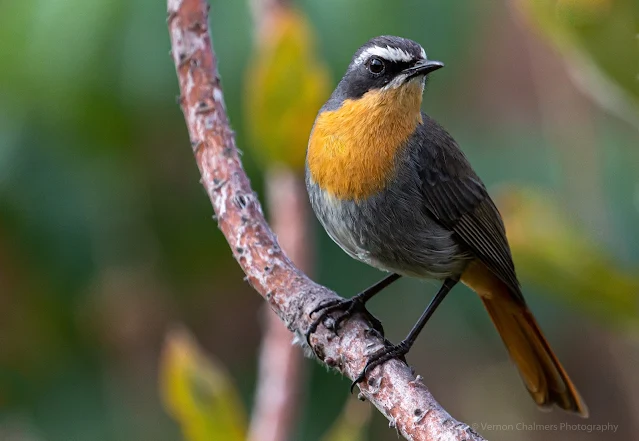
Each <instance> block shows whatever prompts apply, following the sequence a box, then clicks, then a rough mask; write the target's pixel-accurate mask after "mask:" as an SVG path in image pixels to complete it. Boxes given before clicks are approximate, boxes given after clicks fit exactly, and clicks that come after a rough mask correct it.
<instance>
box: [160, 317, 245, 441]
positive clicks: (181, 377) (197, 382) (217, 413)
mask: <svg viewBox="0 0 639 441" xmlns="http://www.w3.org/2000/svg"><path fill="white" fill-rule="evenodd" d="M160 390H161V395H162V400H163V403H164V406H165V408H166V410H167V411H168V413H169V414H170V415H171V416H172V417H173V418H175V420H176V421H177V422H178V423H179V424H180V426H181V427H182V433H183V434H184V438H185V440H186V441H211V440H225V441H242V440H244V439H245V436H246V427H247V424H246V415H245V413H244V409H243V407H242V405H241V404H240V400H239V397H238V394H237V391H236V390H235V387H234V386H233V384H232V382H231V379H230V377H229V375H228V374H227V373H226V372H225V370H224V368H223V367H222V366H221V365H220V364H218V363H217V362H216V361H214V360H212V359H211V358H210V357H207V356H206V355H205V354H204V353H203V352H202V351H201V350H200V348H199V347H198V346H197V343H196V342H195V340H194V339H193V337H192V336H191V335H190V334H189V333H188V332H187V331H186V330H184V329H177V330H173V331H171V332H170V333H169V334H168V336H167V339H166V343H165V345H164V351H163V355H162V359H161V363H160Z"/></svg>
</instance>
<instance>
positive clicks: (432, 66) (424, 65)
mask: <svg viewBox="0 0 639 441" xmlns="http://www.w3.org/2000/svg"><path fill="white" fill-rule="evenodd" d="M442 67H444V63H442V62H441V61H433V60H420V61H418V62H417V63H415V64H414V65H413V66H411V67H409V68H408V69H404V71H403V73H404V75H406V79H407V80H408V79H410V78H414V77H416V76H426V75H428V74H429V73H431V72H435V71H436V70H437V69H441V68H442Z"/></svg>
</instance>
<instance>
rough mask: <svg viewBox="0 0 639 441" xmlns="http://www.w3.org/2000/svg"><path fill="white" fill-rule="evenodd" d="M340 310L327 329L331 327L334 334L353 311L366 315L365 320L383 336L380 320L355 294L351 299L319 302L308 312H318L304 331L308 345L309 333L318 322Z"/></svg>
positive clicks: (313, 330) (312, 331) (315, 327)
mask: <svg viewBox="0 0 639 441" xmlns="http://www.w3.org/2000/svg"><path fill="white" fill-rule="evenodd" d="M336 311H340V314H339V315H337V316H335V317H334V318H333V322H332V323H331V325H330V327H329V329H331V330H332V331H333V332H335V334H337V330H338V329H339V326H340V325H341V324H342V322H343V321H344V320H346V319H348V318H349V317H351V316H352V315H353V314H355V313H358V312H359V313H362V314H364V316H366V318H367V320H368V321H369V322H370V324H371V326H372V328H373V329H375V330H376V331H377V332H378V333H379V334H380V335H381V336H382V337H383V336H384V327H383V326H382V322H380V321H379V320H378V319H377V318H376V317H375V316H374V315H373V314H371V313H370V312H368V310H367V309H366V306H365V304H364V301H363V300H362V299H361V298H359V296H355V297H353V298H352V299H334V300H329V301H327V302H324V303H322V304H320V305H319V306H318V307H317V308H315V309H313V310H312V311H311V313H310V316H311V317H313V314H316V313H320V314H319V316H318V317H317V318H316V319H315V320H314V321H313V323H311V326H309V327H308V330H307V331H306V342H307V343H308V344H309V345H310V337H311V334H312V333H314V332H315V331H316V330H317V327H318V326H319V325H320V323H323V322H324V320H325V319H326V318H327V317H328V316H329V315H330V314H331V313H333V312H336Z"/></svg>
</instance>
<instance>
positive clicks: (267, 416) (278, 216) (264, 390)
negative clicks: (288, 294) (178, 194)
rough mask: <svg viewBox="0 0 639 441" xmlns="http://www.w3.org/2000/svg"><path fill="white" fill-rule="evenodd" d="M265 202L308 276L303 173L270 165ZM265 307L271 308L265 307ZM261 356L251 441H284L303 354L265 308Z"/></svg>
mask: <svg viewBox="0 0 639 441" xmlns="http://www.w3.org/2000/svg"><path fill="white" fill-rule="evenodd" d="M266 191H267V198H266V199H267V201H268V202H267V203H268V205H269V212H270V217H271V224H272V225H273V231H275V233H276V234H277V238H278V240H279V242H280V244H281V246H282V249H283V250H284V252H286V254H287V255H288V256H290V258H291V260H292V261H293V262H295V264H296V265H297V266H298V267H299V268H300V269H301V270H302V271H304V272H306V273H308V271H310V269H311V255H312V250H313V246H312V245H313V241H312V240H309V236H310V234H309V232H308V228H307V225H308V203H307V202H306V201H307V200H308V198H307V197H306V190H305V188H304V182H303V180H302V179H301V178H300V175H299V174H297V173H294V172H293V171H291V170H290V169H288V168H284V167H283V166H282V167H272V168H271V169H269V170H268V172H267V174H266ZM264 306H267V305H264ZM264 312H265V313H266V314H265V317H266V321H265V324H264V325H265V326H264V337H263V338H262V348H261V350H260V356H259V374H258V381H257V391H256V394H255V405H254V408H253V414H252V416H251V425H250V428H249V435H248V440H249V441H286V440H288V439H289V438H290V436H291V433H292V431H293V430H294V428H295V421H296V419H297V418H296V417H297V416H298V402H299V397H300V389H301V388H300V384H301V382H302V352H301V351H300V348H299V347H297V346H294V345H292V344H291V333H290V332H289V331H288V330H287V329H286V326H284V324H283V323H282V321H281V320H280V319H279V317H277V315H275V313H274V312H273V311H271V310H270V309H269V308H266V309H265V311H264Z"/></svg>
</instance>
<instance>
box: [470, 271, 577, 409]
mask: <svg viewBox="0 0 639 441" xmlns="http://www.w3.org/2000/svg"><path fill="white" fill-rule="evenodd" d="M461 281H462V282H463V283H464V284H465V285H467V286H468V287H470V288H471V289H472V290H474V291H475V292H477V294H479V296H480V298H481V300H482V302H483V303H484V306H485V307H486V310H487V311H488V314H490V318H491V319H492V321H493V323H494V324H495V327H496V328H497V331H498V332H499V335H500V336H501V338H502V340H503V341H504V344H505V345H506V349H508V353H509V354H510V358H511V359H512V360H513V362H514V363H515V365H516V366H517V368H518V369H519V373H520V374H521V377H522V379H523V380H524V384H525V386H526V388H527V389H528V392H529V393H530V395H531V396H532V398H533V400H535V403H537V405H538V406H540V407H542V408H547V407H550V406H552V405H553V404H556V405H557V406H559V407H560V408H562V409H565V410H567V411H569V412H575V413H577V414H579V415H580V416H582V417H587V416H588V408H587V407H586V403H584V401H583V399H582V398H581V396H580V395H579V392H577V389H576V388H575V385H574V384H573V383H572V381H570V378H569V377H568V374H567V373H566V371H565V370H564V368H563V366H562V365H561V363H559V360H558V359H557V357H556V356H555V354H554V353H553V351H552V349H551V348H550V345H549V344H548V341H547V340H546V338H545V337H544V335H543V334H542V332H541V330H540V329H539V325H538V324H537V321H536V320H535V318H534V317H533V315H532V313H531V312H530V310H529V309H528V307H527V306H526V305H525V304H524V303H523V302H521V301H519V300H518V299H517V298H516V297H515V296H514V295H513V294H511V293H510V292H509V289H508V287H507V286H506V285H505V284H504V283H503V282H501V281H500V280H499V279H498V278H497V277H496V276H494V275H493V274H492V273H491V272H490V271H489V270H488V269H487V268H486V267H485V266H484V265H483V264H481V263H479V262H473V263H471V264H470V265H469V267H468V269H467V270H466V271H465V272H464V274H463V275H462V278H461Z"/></svg>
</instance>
